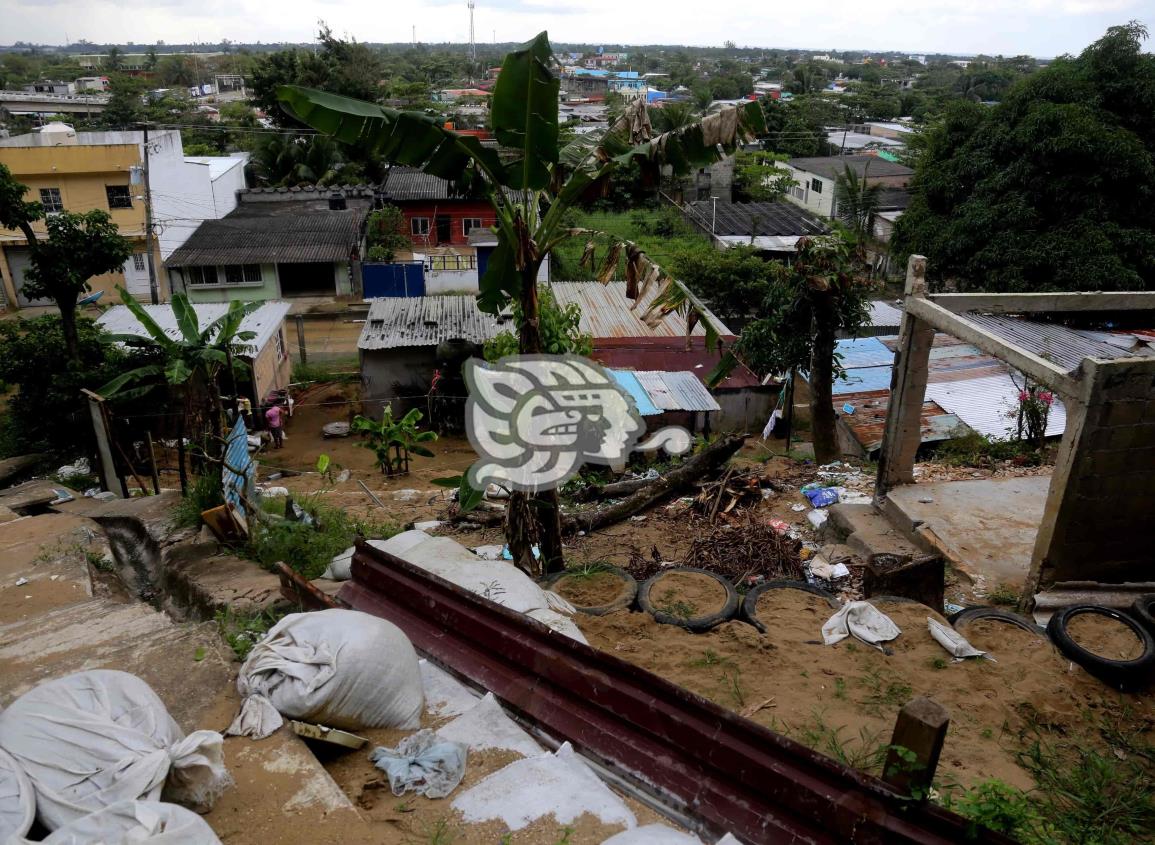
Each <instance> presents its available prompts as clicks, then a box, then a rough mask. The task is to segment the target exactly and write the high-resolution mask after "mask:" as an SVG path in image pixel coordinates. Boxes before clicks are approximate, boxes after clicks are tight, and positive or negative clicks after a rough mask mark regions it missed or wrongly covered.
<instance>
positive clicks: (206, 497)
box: [174, 475, 225, 528]
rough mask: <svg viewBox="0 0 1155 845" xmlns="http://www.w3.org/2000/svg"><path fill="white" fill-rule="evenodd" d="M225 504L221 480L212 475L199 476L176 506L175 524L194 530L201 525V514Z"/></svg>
mask: <svg viewBox="0 0 1155 845" xmlns="http://www.w3.org/2000/svg"><path fill="white" fill-rule="evenodd" d="M224 503H225V494H224V492H223V491H222V489H221V480H220V478H219V477H217V476H213V475H201V476H197V477H196V478H194V479H193V480H192V483H191V484H189V486H188V491H187V492H186V493H185V496H184V498H183V499H181V500H180V504H178V505H177V506H176V510H175V512H174V516H175V518H176V524H177V525H178V526H180V527H181V528H196V527H197V526H199V525H200V524H201V514H202V513H203V512H204V511H207V510H209V509H210V508H215V507H218V506H219V505H223V504H224Z"/></svg>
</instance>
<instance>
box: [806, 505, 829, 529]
mask: <svg viewBox="0 0 1155 845" xmlns="http://www.w3.org/2000/svg"><path fill="white" fill-rule="evenodd" d="M829 516H830V514H828V513H827V512H826V511H820V510H817V509H815V510H812V511H811V512H810V513H808V514H806V521H807V522H809V523H810V524H811V525H813V526H814V527H815V528H821V527H822V525H823V523H825V522H826V520H827V518H828V517H829Z"/></svg>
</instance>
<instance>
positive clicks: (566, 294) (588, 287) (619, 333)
mask: <svg viewBox="0 0 1155 845" xmlns="http://www.w3.org/2000/svg"><path fill="white" fill-rule="evenodd" d="M550 287H551V289H552V290H553V293H554V297H555V298H556V299H557V301H558V304H559V305H562V306H565V305H569V304H570V303H571V302H572V303H576V304H577V305H578V306H579V307H580V308H581V310H582V319H581V330H582V331H583V332H588V333H589V334H591V335H593V337H594V340H595V342H596V341H597V340H598V339H599V338H612V337H681V338H684V337H685V336H686V320H685V318H684V317H683V316H682V315H681V314H670V315H669V316H667V317H666V318H665V319H663V320H662V321H661V322H659V323H658V324H657V325H656V326H655V327H654V328H650V327H649V326H647V325H646V324H645V323H643V322H642V315H643V314H645V313H646V309H647V308H648V307H649V304H650V303H651V302H653V301H654V298H655V297H657V295H658V293H659V290H658V286H657V285H653V286H652V287H651V289H650V290H649V291H647V293H646V296H645V297H644V298H643V299H640V300H638V302H637V305H636V307H633V308H632V309H631V306H633V305H634V302H633V301H632V300H629V299H627V298H626V283H625V282H610V283H609V284H607V285H603V284H601V283H600V282H554V283H553V284H552V285H551V286H550ZM711 316H712V319H713V322H714V323H715V324H716V325H719V326H721V327H722V328H723V329H725V331H722V332H721V334H724V335H728V334H732V332H731V331H730V330H729V329H728V328H727V327H726V326H725V324H724V323H722V321H721V320H719V319H718V318H717V317H716V316H713V315H711ZM693 334H694V336H695V337H705V335H706V330H705V329H704V328H703V327H702V325H701V323H700V322H699V324H698V325H697V326H695V327H694V332H693Z"/></svg>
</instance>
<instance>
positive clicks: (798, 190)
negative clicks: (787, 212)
mask: <svg viewBox="0 0 1155 845" xmlns="http://www.w3.org/2000/svg"><path fill="white" fill-rule="evenodd" d="M778 167H780V168H782V169H783V170H785V171H786V172H787V173H789V174H790V176H791V177H792V178H793V179H794V182H795V184H794V187H792V188H791V189H790V191H789V193H787V195H786V198H787V199H788V200H790V201H791V202H793V203H795V204H797V205H800V206H802V207H803V208H805V209H808V210H809V211H812V212H814V213H815V214H817V215H819V216H821V217H827V218H833V217H834V216H835V215H836V213H837V208H836V204H835V199H834V185H835V180H836V179H837V177H838V176H840V175H842V173H843V172H845V169H846V168H848V167H849V168H850V169H851V170H852V171H853V172H854V173H855V174H857V175H858V177H859V178H861V179H864V180H865V181H866V183H867V184H868V185H885V186H887V187H891V188H905V187H906V186H907V184H909V182H910V180H911V177H912V176H914V171H913V170H911V169H910V168H909V167H907V166H905V165H902V164H897V163H895V162H892V161H887V160H886V159H884V158H880V157H879V156H872V155H849V156H822V157H817V158H792V159H790V161H788V162H785V163H782V164H779V165H778Z"/></svg>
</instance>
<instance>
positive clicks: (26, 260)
mask: <svg viewBox="0 0 1155 845" xmlns="http://www.w3.org/2000/svg"><path fill="white" fill-rule="evenodd" d="M5 255H6V256H7V258H8V269H9V270H10V271H11V272H12V285H13V287H15V288H16V304H17V305H18V306H20V307H21V308H29V307H35V306H39V305H52V300H51V299H32V298H30V297H28V296H26V295H25V293H24V274H25V273H27V272H28V268H29V267H31V266H32V253H31V252H30V251H29V250H27V249H19V248H16V249H9V250H7V251H6V252H5Z"/></svg>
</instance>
